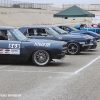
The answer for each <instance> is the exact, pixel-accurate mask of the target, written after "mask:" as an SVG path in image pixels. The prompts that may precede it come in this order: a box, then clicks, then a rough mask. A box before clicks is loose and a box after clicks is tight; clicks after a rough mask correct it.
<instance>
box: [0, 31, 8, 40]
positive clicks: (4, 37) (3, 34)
mask: <svg viewBox="0 0 100 100" xmlns="http://www.w3.org/2000/svg"><path fill="white" fill-rule="evenodd" d="M0 40H8V36H7V30H1V31H0Z"/></svg>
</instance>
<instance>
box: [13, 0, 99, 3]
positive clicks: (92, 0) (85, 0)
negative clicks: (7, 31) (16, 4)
mask: <svg viewBox="0 0 100 100" xmlns="http://www.w3.org/2000/svg"><path fill="white" fill-rule="evenodd" d="M13 1H23V2H33V3H59V4H60V3H61V4H100V0H13Z"/></svg>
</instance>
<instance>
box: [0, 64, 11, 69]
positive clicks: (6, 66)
mask: <svg viewBox="0 0 100 100" xmlns="http://www.w3.org/2000/svg"><path fill="white" fill-rule="evenodd" d="M8 66H10V65H5V66H2V67H0V69H2V68H5V67H8Z"/></svg>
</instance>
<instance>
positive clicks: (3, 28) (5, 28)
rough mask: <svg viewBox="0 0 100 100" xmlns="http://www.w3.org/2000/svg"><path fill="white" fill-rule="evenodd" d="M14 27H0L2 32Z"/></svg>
mask: <svg viewBox="0 0 100 100" xmlns="http://www.w3.org/2000/svg"><path fill="white" fill-rule="evenodd" d="M12 28H14V27H10V26H0V30H9V29H12Z"/></svg>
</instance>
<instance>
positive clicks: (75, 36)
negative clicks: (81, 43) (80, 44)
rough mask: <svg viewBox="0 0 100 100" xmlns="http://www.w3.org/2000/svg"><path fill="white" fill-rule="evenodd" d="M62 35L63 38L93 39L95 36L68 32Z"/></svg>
mask: <svg viewBox="0 0 100 100" xmlns="http://www.w3.org/2000/svg"><path fill="white" fill-rule="evenodd" d="M60 36H61V37H62V39H66V38H67V39H83V38H84V39H91V38H93V37H92V36H90V35H82V34H75V35H74V34H67V35H60Z"/></svg>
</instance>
